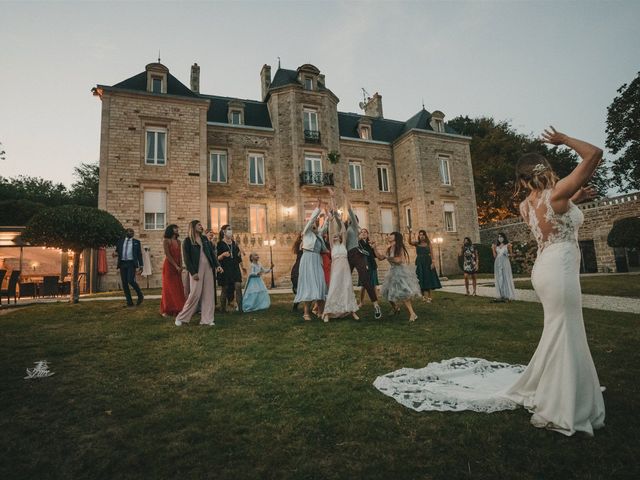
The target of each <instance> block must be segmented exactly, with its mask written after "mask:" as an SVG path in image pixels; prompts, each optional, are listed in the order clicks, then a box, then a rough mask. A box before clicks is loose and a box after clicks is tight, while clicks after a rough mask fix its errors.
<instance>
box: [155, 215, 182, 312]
mask: <svg viewBox="0 0 640 480" xmlns="http://www.w3.org/2000/svg"><path fill="white" fill-rule="evenodd" d="M179 236H180V231H179V229H178V226H177V225H175V224H171V225H169V226H168V227H167V228H166V230H165V231H164V238H163V240H162V247H163V249H164V255H165V258H164V262H163V264H162V299H161V300H160V313H161V314H162V316H163V317H166V316H168V315H171V316H175V315H177V314H178V313H180V310H182V307H184V302H185V298H184V286H183V284H182V271H183V270H184V268H182V253H181V251H182V246H181V243H180V240H179V239H178V238H179Z"/></svg>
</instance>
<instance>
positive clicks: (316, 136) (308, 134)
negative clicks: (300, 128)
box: [304, 130, 320, 143]
mask: <svg viewBox="0 0 640 480" xmlns="http://www.w3.org/2000/svg"><path fill="white" fill-rule="evenodd" d="M304 141H305V142H307V143H320V131H319V130H305V131H304Z"/></svg>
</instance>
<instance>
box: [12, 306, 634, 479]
mask: <svg viewBox="0 0 640 480" xmlns="http://www.w3.org/2000/svg"><path fill="white" fill-rule="evenodd" d="M289 301H290V296H274V305H273V306H272V308H271V310H270V311H269V312H268V313H267V314H264V313H262V314H245V315H240V314H237V313H236V314H227V315H224V316H222V315H220V316H218V317H217V321H216V323H217V326H216V327H199V326H197V325H191V326H185V327H181V328H177V327H175V326H173V324H172V323H171V321H170V320H169V319H164V318H162V317H160V316H159V315H158V313H157V311H158V306H159V302H158V301H157V300H156V301H147V302H145V303H144V304H143V305H142V306H141V307H139V308H134V309H126V308H123V307H122V303H121V302H110V301H107V302H85V303H81V304H79V305H75V306H70V305H66V304H51V305H36V306H31V307H26V308H21V309H18V310H13V311H10V312H7V311H4V312H2V313H4V314H3V315H1V316H0V327H1V328H2V336H1V337H0V359H2V360H1V362H0V381H1V385H2V390H1V396H0V398H1V410H0V411H1V412H2V413H1V417H0V448H1V451H2V453H1V455H2V456H3V458H2V461H1V462H0V478H3V479H11V480H14V479H47V478H60V479H79V478H87V479H125V478H126V479H130V478H131V479H133V478H140V479H147V478H148V479H164V478H166V479H185V480H186V479H205V478H216V479H234V480H236V479H271V478H273V479H381V480H382V479H384V480H388V479H458V478H460V479H467V478H473V479H568V478H576V479H613V478H638V476H639V475H640V467H639V466H638V462H637V438H638V431H639V430H640V417H639V416H638V415H637V412H638V411H639V410H640V384H639V383H638V382H637V378H638V374H639V373H640V372H639V370H640V368H639V367H640V354H639V353H638V342H639V340H640V329H639V328H638V321H639V320H640V318H639V317H638V316H637V315H631V314H623V313H615V314H608V313H606V312H602V311H592V310H587V311H585V318H586V325H587V331H588V335H589V341H590V345H591V350H592V353H593V357H594V360H595V363H596V366H597V368H598V372H599V375H600V378H601V380H602V383H603V384H604V385H606V386H607V391H606V393H605V402H606V407H607V426H606V428H605V429H604V430H600V431H598V432H596V436H595V437H594V438H589V437H586V436H584V435H578V436H576V437H572V438H567V437H564V436H563V435H560V434H558V433H554V432H549V431H544V430H538V429H535V428H533V427H531V426H530V425H529V414H528V413H527V412H525V411H524V410H515V411H507V412H499V413H494V414H490V415H487V414H479V413H472V412H462V413H417V412H414V411H412V410H409V409H407V408H405V407H403V406H401V405H399V404H398V403H396V402H395V401H394V400H393V399H391V398H389V397H387V396H385V395H383V394H381V393H379V392H378V391H377V390H376V389H375V388H374V387H373V386H372V382H373V381H374V379H375V378H376V376H378V375H381V374H384V373H387V372H389V371H391V370H395V369H397V368H400V367H403V366H406V367H422V366H424V365H426V363H428V362H430V361H438V360H441V359H445V358H451V357H454V356H460V355H467V356H479V357H484V358H488V359H495V360H502V361H506V362H517V363H526V362H527V361H528V359H529V358H530V356H531V355H532V353H533V351H534V349H535V347H536V344H537V342H538V339H539V336H540V331H541V327H542V309H541V307H540V305H538V304H534V303H524V302H515V303H511V304H491V303H488V302H487V301H486V299H483V298H469V297H464V296H461V295H452V294H442V293H440V294H436V298H435V303H434V304H432V305H426V304H423V303H421V302H420V303H418V313H419V315H420V318H419V320H418V321H417V322H416V323H415V324H409V323H408V322H407V315H406V313H405V312H403V313H402V315H401V316H400V317H395V318H394V317H390V316H386V317H385V318H384V319H383V320H381V321H376V320H373V316H372V310H371V307H370V306H369V305H368V306H366V307H365V309H364V311H363V312H362V313H363V315H362V316H363V320H362V321H361V322H355V321H352V320H342V321H335V322H332V323H330V324H323V323H321V322H319V321H314V322H312V323H303V321H302V319H301V315H293V314H292V313H291V312H290V304H289V303H288V302H289ZM41 359H47V360H48V361H49V362H50V366H51V370H52V371H54V372H55V375H54V376H53V377H50V378H45V379H40V380H23V376H24V375H25V369H26V368H27V367H31V366H33V362H35V361H37V360H41ZM634 439H636V440H634Z"/></svg>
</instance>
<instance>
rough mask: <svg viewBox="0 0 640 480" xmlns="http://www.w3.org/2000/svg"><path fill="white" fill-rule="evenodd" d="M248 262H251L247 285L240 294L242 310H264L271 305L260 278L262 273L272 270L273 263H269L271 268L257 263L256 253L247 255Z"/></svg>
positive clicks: (258, 259) (258, 258)
mask: <svg viewBox="0 0 640 480" xmlns="http://www.w3.org/2000/svg"><path fill="white" fill-rule="evenodd" d="M249 262H251V270H250V271H249V277H248V278H247V285H246V286H245V289H244V294H243V295H242V311H243V312H255V311H256V310H266V309H267V308H269V306H270V305H271V299H270V298H269V291H268V290H267V286H266V285H265V284H264V281H263V280H262V274H263V273H270V272H271V271H272V270H273V264H271V268H269V269H266V268H264V267H263V266H262V265H260V263H259V262H260V256H259V255H258V254H257V253H252V254H250V255H249Z"/></svg>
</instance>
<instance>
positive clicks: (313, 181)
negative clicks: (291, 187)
mask: <svg viewBox="0 0 640 480" xmlns="http://www.w3.org/2000/svg"><path fill="white" fill-rule="evenodd" d="M300 185H317V186H319V187H327V186H328V187H332V186H333V173H322V172H301V173H300Z"/></svg>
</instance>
